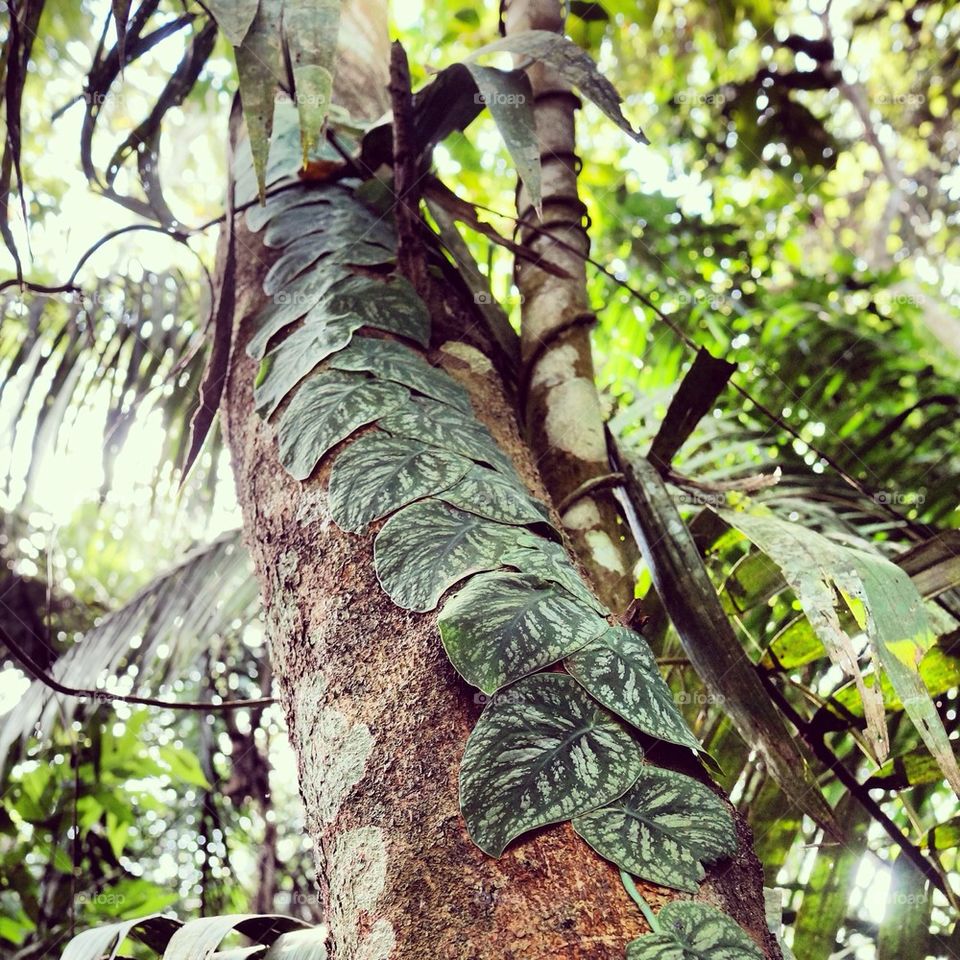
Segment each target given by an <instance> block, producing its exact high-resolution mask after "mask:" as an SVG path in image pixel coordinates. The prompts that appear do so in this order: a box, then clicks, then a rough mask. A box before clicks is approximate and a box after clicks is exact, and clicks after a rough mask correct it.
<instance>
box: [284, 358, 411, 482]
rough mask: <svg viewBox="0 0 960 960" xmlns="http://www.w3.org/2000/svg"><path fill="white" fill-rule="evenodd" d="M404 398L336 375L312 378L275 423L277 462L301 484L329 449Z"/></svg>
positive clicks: (379, 384) (391, 388)
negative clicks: (277, 422)
mask: <svg viewBox="0 0 960 960" xmlns="http://www.w3.org/2000/svg"><path fill="white" fill-rule="evenodd" d="M408 396H409V394H408V393H407V391H406V390H404V388H403V387H401V386H399V385H398V384H395V383H386V382H384V381H382V380H370V379H369V378H368V377H362V376H357V375H356V374H350V373H340V371H338V370H323V371H321V372H320V373H317V374H314V375H313V376H312V377H310V379H309V380H307V381H306V382H305V383H304V384H303V386H302V387H300V389H299V390H298V391H297V392H296V393H295V394H294V396H293V399H292V400H291V401H290V405H289V406H288V407H287V409H286V410H285V411H284V414H283V416H282V417H281V418H280V427H279V430H278V437H279V440H280V462H281V463H282V464H283V466H284V467H285V469H286V470H287V472H288V473H289V474H290V475H291V476H293V477H296V479H297V480H306V479H307V477H309V476H310V474H311V473H313V471H314V469H315V468H316V466H317V464H318V463H319V462H320V458H321V457H322V456H323V455H324V454H325V453H326V452H327V451H328V450H329V449H330V448H331V447H332V446H334V445H335V444H337V443H339V442H340V441H341V440H343V439H344V438H345V437H348V436H350V434H351V433H353V431H354V430H356V429H358V428H359V427H362V426H363V425H364V424H365V423H371V422H372V421H373V420H376V418H377V417H378V416H380V415H381V414H382V413H383V411H384V410H389V409H390V408H391V407H396V406H398V405H400V404H401V403H403V402H404V401H405V400H406V398H407V397H408Z"/></svg>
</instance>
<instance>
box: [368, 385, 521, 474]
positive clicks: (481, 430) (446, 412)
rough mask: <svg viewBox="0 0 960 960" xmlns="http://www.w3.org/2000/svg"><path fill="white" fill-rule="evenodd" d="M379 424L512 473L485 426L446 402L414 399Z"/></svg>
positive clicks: (392, 431) (400, 434) (405, 435)
mask: <svg viewBox="0 0 960 960" xmlns="http://www.w3.org/2000/svg"><path fill="white" fill-rule="evenodd" d="M380 426H381V427H382V428H383V429H384V430H386V431H387V433H392V434H393V435H394V436H397V437H412V438H413V439H414V440H420V441H422V442H423V443H429V444H430V445H431V446H434V447H441V448H442V449H444V450H451V451H453V452H454V453H459V454H462V455H463V456H465V457H469V458H470V459H471V460H478V461H480V462H481V463H488V464H490V465H491V466H493V467H497V468H498V469H500V470H504V471H506V472H508V473H509V474H511V475H514V476H515V475H516V470H515V469H514V467H513V464H512V463H511V462H510V460H509V458H508V457H507V456H506V455H505V454H504V453H503V451H502V450H501V449H500V448H499V447H498V446H497V442H496V440H494V439H493V437H492V436H491V435H490V432H489V431H488V430H487V429H486V427H484V426H483V424H481V423H480V422H479V421H478V420H477V419H476V418H475V417H473V416H472V415H470V414H467V413H465V412H464V411H462V410H458V409H456V408H455V407H451V406H448V405H447V404H444V403H437V402H436V401H435V400H429V399H419V398H418V399H414V400H412V401H411V402H410V403H408V404H405V405H404V406H403V407H401V408H400V409H399V410H395V411H393V412H392V413H391V414H390V415H389V416H387V417H384V418H383V419H382V420H381V421H380Z"/></svg>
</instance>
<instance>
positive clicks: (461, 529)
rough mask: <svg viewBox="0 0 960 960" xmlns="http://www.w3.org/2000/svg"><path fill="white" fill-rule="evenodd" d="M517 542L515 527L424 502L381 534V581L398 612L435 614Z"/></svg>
mask: <svg viewBox="0 0 960 960" xmlns="http://www.w3.org/2000/svg"><path fill="white" fill-rule="evenodd" d="M397 389H400V388H397ZM516 538H517V530H516V528H515V527H508V526H504V525H503V524H499V523H493V522H492V521H490V520H484V519H483V518H482V517H478V516H476V515H475V514H472V513H465V512H464V511H462V510H456V509H454V508H453V507H451V506H448V505H447V504H445V503H441V502H440V501H439V500H421V501H420V502H419V503H414V504H411V505H410V506H409V507H404V509H403V510H401V511H400V512H399V513H395V514H394V515H393V516H392V517H391V518H390V519H389V520H388V521H387V522H386V523H385V524H384V526H383V529H382V530H381V531H380V533H379V534H377V539H376V542H375V544H374V564H375V566H376V570H377V577H378V578H379V580H380V584H381V585H382V586H383V589H384V590H386V592H387V593H388V594H389V596H390V599H391V600H393V602H394V603H395V604H397V606H400V607H404V608H405V609H407V610H417V611H421V612H423V611H425V610H432V609H433V608H434V607H435V606H436V605H437V602H438V601H439V600H440V597H441V596H442V595H443V593H444V591H445V590H447V589H448V588H450V587H451V586H453V584H455V583H456V582H457V581H459V580H462V579H463V578H464V577H466V576H469V575H470V574H471V573H479V572H480V571H483V570H492V569H493V568H494V567H497V566H499V564H500V557H501V555H502V554H503V553H504V551H505V550H507V549H509V547H511V546H512V545H513V544H514V543H515V542H516Z"/></svg>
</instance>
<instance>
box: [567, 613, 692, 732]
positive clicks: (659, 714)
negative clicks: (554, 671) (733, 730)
mask: <svg viewBox="0 0 960 960" xmlns="http://www.w3.org/2000/svg"><path fill="white" fill-rule="evenodd" d="M564 665H565V666H566V668H567V672H568V673H570V675H571V676H572V677H573V678H574V679H575V680H577V682H578V683H581V684H582V685H583V686H584V687H585V688H586V689H587V690H588V691H589V693H590V694H591V695H592V696H594V697H596V698H597V700H599V701H600V702H601V703H602V704H603V705H604V706H605V707H607V709H609V710H612V711H613V712H614V713H616V714H618V715H619V716H621V717H623V719H624V720H626V721H628V722H629V723H631V724H633V726H635V727H636V728H637V729H638V730H642V731H643V732H644V733H646V734H649V735H650V736H651V737H656V738H657V739H658V740H666V741H667V742H669V743H678V744H680V745H681V746H684V747H690V748H691V749H693V750H701V749H702V747H701V746H700V743H699V741H698V740H697V738H696V737H695V736H694V735H693V734H692V733H691V731H690V728H689V727H688V726H687V724H686V721H685V720H684V719H683V715H682V714H681V713H680V711H679V710H678V709H677V705H676V703H675V701H674V699H673V693H672V691H671V690H670V688H669V687H668V686H667V684H666V682H665V681H664V679H663V677H662V676H660V671H659V670H658V669H657V661H656V659H655V658H654V656H653V652H652V651H651V650H650V647H649V646H648V645H647V641H646V640H644V639H643V637H642V636H640V634H639V633H636V632H635V631H633V630H629V629H628V628H627V627H610V628H609V629H608V630H606V631H605V632H604V633H603V634H602V635H601V636H600V637H599V638H598V639H597V640H595V641H594V642H593V643H591V644H589V645H588V646H586V647H584V648H583V649H581V650H578V651H577V652H576V653H575V654H573V655H572V656H570V657H568V658H567V660H566V663H565V664H564Z"/></svg>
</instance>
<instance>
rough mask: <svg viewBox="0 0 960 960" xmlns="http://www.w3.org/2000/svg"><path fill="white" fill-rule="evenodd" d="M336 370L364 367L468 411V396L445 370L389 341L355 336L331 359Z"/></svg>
mask: <svg viewBox="0 0 960 960" xmlns="http://www.w3.org/2000/svg"><path fill="white" fill-rule="evenodd" d="M330 366H332V367H335V368H336V369H337V370H363V371H366V372H367V373H372V374H375V375H376V376H378V377H380V378H381V379H383V380H393V381H394V383H402V384H403V385H404V386H405V387H410V389H411V390H416V392H417V393H422V394H424V396H427V397H432V398H433V399H434V400H439V401H440V402H441V403H449V404H450V405H451V406H452V407H458V408H459V409H460V410H465V411H467V412H471V411H472V408H471V406H470V398H469V397H468V396H467V393H466V391H465V390H464V389H463V387H461V386H460V384H459V383H457V381H456V380H454V379H453V377H451V376H450V375H449V374H448V373H446V371H444V370H439V369H437V367H434V366H431V365H430V364H429V363H427V361H426V360H424V359H423V358H422V357H420V356H418V355H417V354H416V353H414V352H413V351H412V350H411V349H410V348H409V347H405V346H404V345H403V344H402V343H395V342H394V341H392V340H374V339H373V338H372V337H356V338H355V339H354V341H353V343H351V344H350V346H349V347H348V348H347V349H346V350H343V351H341V352H340V353H338V354H337V356H336V357H334V359H333V360H332V361H331V362H330Z"/></svg>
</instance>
